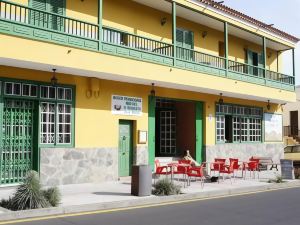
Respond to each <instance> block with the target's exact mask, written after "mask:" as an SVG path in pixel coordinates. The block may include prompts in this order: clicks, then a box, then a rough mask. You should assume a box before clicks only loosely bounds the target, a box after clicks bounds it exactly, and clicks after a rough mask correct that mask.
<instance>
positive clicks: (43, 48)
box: [0, 34, 296, 102]
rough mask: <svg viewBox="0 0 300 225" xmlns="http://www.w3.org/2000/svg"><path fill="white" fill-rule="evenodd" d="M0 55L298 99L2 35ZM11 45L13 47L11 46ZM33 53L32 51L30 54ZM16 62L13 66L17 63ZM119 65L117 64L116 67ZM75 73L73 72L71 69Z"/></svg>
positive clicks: (145, 79) (101, 73)
mask: <svg viewBox="0 0 300 225" xmlns="http://www.w3.org/2000/svg"><path fill="white" fill-rule="evenodd" d="M0 39H1V42H0V49H1V51H0V58H3V59H13V60H15V61H16V62H19V63H20V64H18V65H19V66H20V67H25V68H26V67H28V66H29V67H30V68H36V66H42V67H44V68H47V70H49V71H50V70H51V68H53V67H56V68H64V69H65V70H66V71H76V72H77V73H79V74H80V75H84V73H83V71H88V75H89V76H98V77H103V76H104V75H105V76H106V77H108V78H109V79H118V80H119V79H122V80H128V81H129V82H130V81H131V82H135V81H136V80H139V81H140V82H144V83H148V84H149V85H150V84H151V83H152V82H153V81H155V82H156V83H161V84H164V83H165V84H170V85H173V86H175V85H177V86H178V85H181V86H184V87H185V88H194V89H198V90H199V89H201V88H203V89H207V88H209V89H211V90H217V91H218V93H220V92H222V93H231V94H233V95H235V94H241V95H244V96H245V95H246V96H248V95H249V96H252V97H256V98H264V99H265V98H266V93H268V99H271V100H279V101H283V102H290V101H295V98H296V95H295V92H292V91H285V90H280V89H278V88H271V87H266V86H262V85H256V84H251V83H248V82H242V81H236V80H231V79H227V78H223V77H218V76H212V75H208V74H202V73H198V72H192V71H187V70H182V69H177V68H170V67H168V66H162V65H158V64H154V63H147V62H142V61H137V60H131V59H127V58H123V57H116V56H112V55H108V54H101V53H99V52H93V51H86V50H82V49H76V48H71V47H65V46H61V45H54V44H50V43H46V42H38V41H34V40H29V39H22V38H17V37H13V36H8V35H1V34H0ZM11 46H14V48H13V49H12V48H11ZM29 52H30V54H28V53H29ZM16 62H15V63H14V64H13V65H15V66H16V65H17V64H16ZM116 65H118V66H116ZM71 73H74V72H71Z"/></svg>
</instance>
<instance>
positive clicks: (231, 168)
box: [220, 161, 235, 184]
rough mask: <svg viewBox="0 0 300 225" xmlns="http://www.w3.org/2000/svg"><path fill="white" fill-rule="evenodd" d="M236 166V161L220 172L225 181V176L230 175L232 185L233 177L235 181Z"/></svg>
mask: <svg viewBox="0 0 300 225" xmlns="http://www.w3.org/2000/svg"><path fill="white" fill-rule="evenodd" d="M234 164H235V161H231V162H230V164H229V166H224V167H223V168H221V170H220V174H223V180H224V174H227V175H229V177H230V182H231V184H232V181H231V177H232V176H233V179H234V178H235V176H234Z"/></svg>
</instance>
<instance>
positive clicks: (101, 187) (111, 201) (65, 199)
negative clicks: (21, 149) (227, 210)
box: [0, 178, 300, 221]
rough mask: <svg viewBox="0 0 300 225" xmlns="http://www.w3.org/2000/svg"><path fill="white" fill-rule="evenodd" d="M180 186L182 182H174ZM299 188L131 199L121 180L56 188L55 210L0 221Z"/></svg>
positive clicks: (210, 187)
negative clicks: (58, 194) (57, 201)
mask: <svg viewBox="0 0 300 225" xmlns="http://www.w3.org/2000/svg"><path fill="white" fill-rule="evenodd" d="M175 183H177V184H182V182H177V181H175ZM294 186H295V187H300V181H299V180H294V181H287V182H285V183H283V184H270V183H268V182H267V179H266V178H262V179H261V180H258V179H246V180H244V179H241V178H238V179H235V181H233V182H232V184H231V182H230V180H229V179H225V181H223V180H222V179H221V180H220V183H219V184H218V183H205V185H204V188H203V189H201V185H200V182H192V183H191V186H189V187H188V188H182V193H183V194H182V195H175V196H164V197H157V196H148V197H136V196H131V194H130V191H131V182H130V178H125V179H122V180H121V181H118V182H108V183H101V184H75V185H65V186H60V187H59V189H60V190H61V193H62V202H61V205H60V206H59V207H57V208H50V209H38V210H27V211H21V212H20V211H19V212H7V211H6V212H5V211H4V210H1V208H0V221H4V220H11V219H18V218H30V217H40V216H49V215H58V214H67V213H77V212H85V211H94V210H105V209H114V208H126V207H133V206H141V205H149V204H160V203H166V202H172V201H184V200H189V199H198V198H208V197H217V196H228V195H234V194H241V193H249V192H256V191H266V190H270V189H276V188H288V187H294ZM13 191H14V188H5V189H0V199H2V198H8V196H9V195H11V194H12V193H13Z"/></svg>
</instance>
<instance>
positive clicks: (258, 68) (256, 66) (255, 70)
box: [246, 49, 264, 77]
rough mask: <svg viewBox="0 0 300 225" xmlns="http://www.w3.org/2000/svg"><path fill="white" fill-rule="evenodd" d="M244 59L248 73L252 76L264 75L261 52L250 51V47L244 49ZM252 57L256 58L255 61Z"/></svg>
mask: <svg viewBox="0 0 300 225" xmlns="http://www.w3.org/2000/svg"><path fill="white" fill-rule="evenodd" d="M246 56H247V57H246V60H247V64H248V65H250V66H248V71H247V72H248V73H249V74H251V75H254V76H259V77H263V75H264V71H263V68H264V59H263V53H262V52H261V53H258V52H255V51H251V50H250V49H247V50H246ZM254 58H256V60H257V62H256V63H255V62H254V60H253V59H254ZM252 66H253V67H252Z"/></svg>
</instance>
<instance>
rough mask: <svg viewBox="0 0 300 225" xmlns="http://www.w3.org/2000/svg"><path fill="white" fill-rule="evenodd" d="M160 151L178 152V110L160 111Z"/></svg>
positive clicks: (168, 153) (166, 153) (171, 153)
mask: <svg viewBox="0 0 300 225" xmlns="http://www.w3.org/2000/svg"><path fill="white" fill-rule="evenodd" d="M160 153H161V154H163V155H175V154H176V111H173V110H168V111H160Z"/></svg>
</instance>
